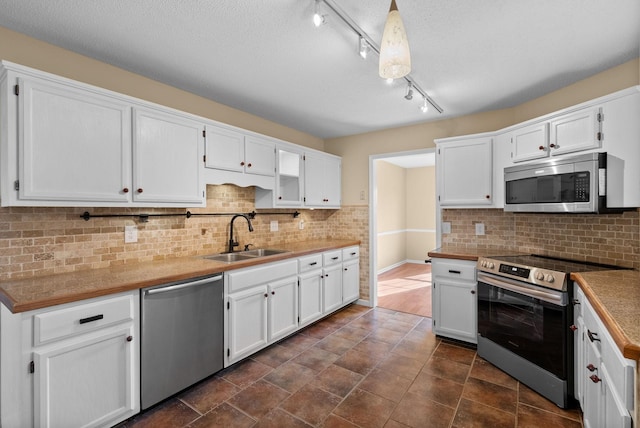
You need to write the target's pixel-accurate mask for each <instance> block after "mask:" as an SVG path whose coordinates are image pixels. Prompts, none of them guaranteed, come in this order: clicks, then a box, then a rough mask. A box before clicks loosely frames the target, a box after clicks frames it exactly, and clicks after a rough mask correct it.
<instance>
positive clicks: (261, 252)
mask: <svg viewBox="0 0 640 428" xmlns="http://www.w3.org/2000/svg"><path fill="white" fill-rule="evenodd" d="M288 252H289V251H286V250H274V249H271V248H258V249H256V250H249V251H242V252H241V253H240V254H243V255H244V254H246V255H250V256H252V257H265V256H275V255H276V254H283V253H288Z"/></svg>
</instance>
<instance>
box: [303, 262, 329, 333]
mask: <svg viewBox="0 0 640 428" xmlns="http://www.w3.org/2000/svg"><path fill="white" fill-rule="evenodd" d="M298 269H299V272H300V274H299V275H298V299H299V317H300V327H304V326H305V325H308V324H311V323H312V322H314V321H316V320H318V319H320V318H321V317H322V315H323V312H322V254H312V255H310V256H305V257H300V258H299V259H298Z"/></svg>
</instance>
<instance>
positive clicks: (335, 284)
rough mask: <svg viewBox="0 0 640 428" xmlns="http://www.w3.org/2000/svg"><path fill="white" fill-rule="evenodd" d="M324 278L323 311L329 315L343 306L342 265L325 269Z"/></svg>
mask: <svg viewBox="0 0 640 428" xmlns="http://www.w3.org/2000/svg"><path fill="white" fill-rule="evenodd" d="M322 276H323V279H322V297H323V305H322V310H323V312H324V313H325V314H327V313H329V312H332V311H334V310H336V309H338V308H339V307H340V306H342V265H341V264H338V265H335V266H331V267H328V268H324V269H323V271H322Z"/></svg>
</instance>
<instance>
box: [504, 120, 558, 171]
mask: <svg viewBox="0 0 640 428" xmlns="http://www.w3.org/2000/svg"><path fill="white" fill-rule="evenodd" d="M548 155H549V124H547V123H537V124H535V125H530V126H525V127H524V128H520V129H516V130H514V131H513V133H512V135H511V160H512V161H513V162H521V161H526V160H531V159H539V158H544V157H547V156H548Z"/></svg>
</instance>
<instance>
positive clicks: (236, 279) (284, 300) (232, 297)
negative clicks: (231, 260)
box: [225, 260, 298, 367]
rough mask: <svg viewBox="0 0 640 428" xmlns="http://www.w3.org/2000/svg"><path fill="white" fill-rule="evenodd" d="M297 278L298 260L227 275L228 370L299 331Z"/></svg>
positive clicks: (226, 339)
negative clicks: (231, 365) (232, 365)
mask: <svg viewBox="0 0 640 428" xmlns="http://www.w3.org/2000/svg"><path fill="white" fill-rule="evenodd" d="M297 275H298V263H297V260H285V261H281V262H274V263H269V264H266V265H262V266H258V267H250V268H245V269H238V270H235V271H229V272H227V273H225V290H226V292H227V299H226V300H227V317H226V322H227V329H226V330H227V334H226V335H225V348H226V349H227V353H226V356H225V367H226V366H228V365H230V364H233V363H235V362H236V361H239V360H241V359H243V358H245V357H248V356H249V355H251V354H253V353H254V352H256V351H259V350H260V349H262V348H264V347H265V346H267V345H268V344H270V343H273V342H274V341H276V340H279V339H281V338H283V337H285V336H287V335H288V334H291V333H293V332H294V331H296V330H297V328H298V276H297Z"/></svg>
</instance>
